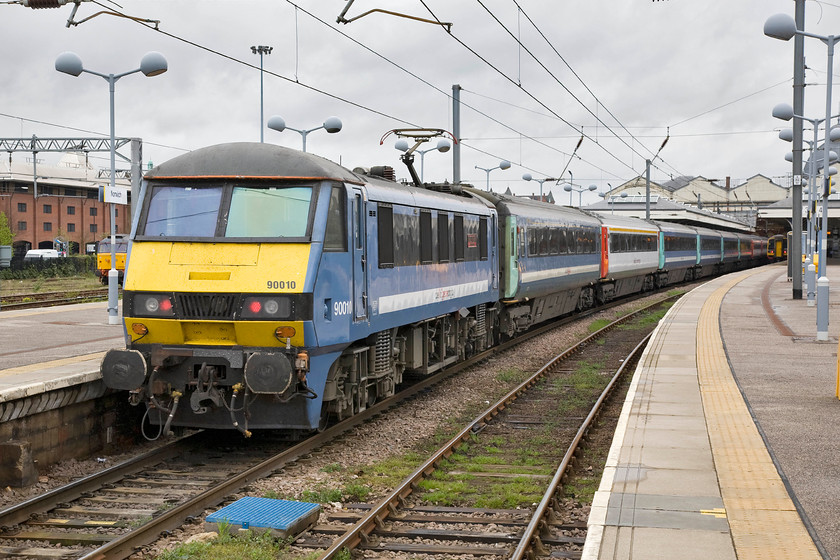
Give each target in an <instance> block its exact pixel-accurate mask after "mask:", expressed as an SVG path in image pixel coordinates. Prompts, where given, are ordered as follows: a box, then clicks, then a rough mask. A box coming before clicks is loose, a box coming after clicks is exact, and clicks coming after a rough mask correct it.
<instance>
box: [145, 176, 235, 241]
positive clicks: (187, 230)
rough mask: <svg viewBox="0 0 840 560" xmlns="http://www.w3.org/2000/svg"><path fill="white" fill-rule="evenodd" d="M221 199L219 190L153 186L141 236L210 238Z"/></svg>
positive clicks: (212, 234) (215, 188) (216, 188)
mask: <svg viewBox="0 0 840 560" xmlns="http://www.w3.org/2000/svg"><path fill="white" fill-rule="evenodd" d="M221 200H222V188H221V187H208V188H192V187H187V188H182V187H154V188H153V189H152V194H151V197H150V202H149V211H148V214H147V216H146V223H145V230H144V235H153V236H168V237H179V236H183V237H196V236H198V237H213V236H215V234H216V222H217V219H218V216H219V206H220V204H221Z"/></svg>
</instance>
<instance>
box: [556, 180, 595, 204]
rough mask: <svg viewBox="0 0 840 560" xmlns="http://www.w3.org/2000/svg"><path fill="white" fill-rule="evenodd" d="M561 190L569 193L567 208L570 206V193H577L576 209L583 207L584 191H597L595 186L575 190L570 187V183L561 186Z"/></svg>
mask: <svg viewBox="0 0 840 560" xmlns="http://www.w3.org/2000/svg"><path fill="white" fill-rule="evenodd" d="M563 190H564V191H566V192H567V193H569V206H571V205H572V191H575V192H577V193H579V195H578V208H580V207H581V206H582V205H583V193H585V192H586V191H596V190H598V187H597V185H589V187H587V188H585V189H584V188H579V189H578V188H576V186H574V185H572V183H566V184H565V185H563Z"/></svg>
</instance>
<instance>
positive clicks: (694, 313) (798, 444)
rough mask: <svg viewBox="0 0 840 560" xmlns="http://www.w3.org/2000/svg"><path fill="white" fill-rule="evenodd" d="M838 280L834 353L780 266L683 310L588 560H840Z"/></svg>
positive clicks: (710, 288)
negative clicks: (821, 338)
mask: <svg viewBox="0 0 840 560" xmlns="http://www.w3.org/2000/svg"><path fill="white" fill-rule="evenodd" d="M828 277H829V279H830V280H831V284H832V287H833V289H832V295H833V297H834V301H835V304H834V305H830V306H829V309H830V325H829V335H830V340H829V341H828V342H817V341H816V307H808V306H807V301H806V300H793V298H792V295H791V293H792V288H791V284H790V283H788V282H787V274H786V269H785V268H784V266H780V265H772V266H765V267H762V268H758V269H753V270H750V271H745V272H740V273H735V274H731V275H727V276H724V277H721V278H717V279H714V280H712V281H710V282H709V283H707V284H705V285H704V286H701V287H700V288H697V289H695V290H694V291H692V292H691V293H689V294H688V295H686V296H685V297H683V298H682V299H681V300H680V301H679V302H677V303H676V304H675V305H674V307H673V308H672V309H671V311H670V312H669V313H668V315H667V316H666V317H665V318H664V319H663V321H662V322H661V323H660V325H659V327H658V328H657V330H656V332H655V334H654V336H653V338H652V339H651V343H650V344H649V346H648V349H647V350H646V352H645V354H644V356H643V357H642V360H641V361H640V364H639V366H638V367H637V369H636V372H635V374H634V378H633V382H632V385H631V387H630V390H629V392H628V395H627V399H626V401H625V405H624V409H623V411H622V416H621V419H620V421H619V427H618V429H617V431H616V435H615V438H614V440H613V445H612V448H611V450H610V455H609V458H608V463H607V468H606V469H605V473H604V477H603V479H602V481H601V485H600V487H599V490H598V492H597V493H596V496H595V500H594V503H593V508H592V513H591V516H590V519H589V525H590V527H589V534H588V536H587V542H586V546H585V548H584V552H583V558H584V560H594V559H645V560H650V559H660V558H661V559H695V558H696V559H701V558H702V559H708V558H715V559H736V558H737V559H746V558H762V559H763V558H785V559H791V558H796V559H800V558H802V559H807V558H817V559H818V558H831V557H832V556H833V557H834V558H839V559H840V519H838V515H837V512H838V507H837V504H838V503H840V437H838V426H840V401H838V399H837V397H836V395H835V391H836V385H835V384H836V367H837V365H836V361H837V336H836V335H837V333H838V332H840V305H838V304H840V267H838V266H833V265H830V266H829V267H828ZM830 299H831V298H830Z"/></svg>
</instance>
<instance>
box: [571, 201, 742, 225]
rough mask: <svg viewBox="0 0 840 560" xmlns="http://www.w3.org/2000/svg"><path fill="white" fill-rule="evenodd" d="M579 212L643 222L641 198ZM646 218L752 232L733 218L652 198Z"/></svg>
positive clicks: (601, 203)
mask: <svg viewBox="0 0 840 560" xmlns="http://www.w3.org/2000/svg"><path fill="white" fill-rule="evenodd" d="M583 209H584V210H586V211H588V212H597V213H599V214H611V213H615V214H620V215H623V216H631V217H634V218H644V217H645V197H644V196H628V197H626V198H620V197H617V196H616V197H609V198H608V199H605V200H602V201H599V202H596V203H595V204H590V205H589V206H586V207H585V208H583ZM650 218H651V219H652V220H660V221H664V222H678V223H682V224H691V225H699V226H706V227H709V226H712V227H716V228H724V229H731V230H736V231H752V229H753V224H751V223H749V222H748V221H746V220H743V219H740V218H737V217H735V216H731V215H728V214H719V213H716V212H710V211H708V210H703V209H700V208H697V207H696V206H690V205H688V204H682V203H679V202H673V201H671V200H668V199H666V198H663V197H661V196H655V195H652V196H651V197H650Z"/></svg>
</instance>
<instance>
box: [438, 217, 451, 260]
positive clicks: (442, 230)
mask: <svg viewBox="0 0 840 560" xmlns="http://www.w3.org/2000/svg"><path fill="white" fill-rule="evenodd" d="M437 234H438V262H442V263H448V262H449V214H446V213H439V214H438V231H437Z"/></svg>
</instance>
